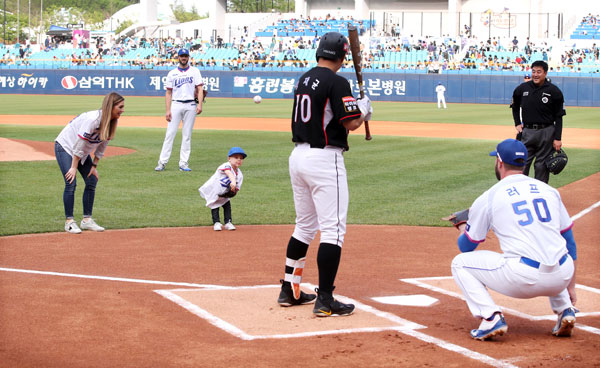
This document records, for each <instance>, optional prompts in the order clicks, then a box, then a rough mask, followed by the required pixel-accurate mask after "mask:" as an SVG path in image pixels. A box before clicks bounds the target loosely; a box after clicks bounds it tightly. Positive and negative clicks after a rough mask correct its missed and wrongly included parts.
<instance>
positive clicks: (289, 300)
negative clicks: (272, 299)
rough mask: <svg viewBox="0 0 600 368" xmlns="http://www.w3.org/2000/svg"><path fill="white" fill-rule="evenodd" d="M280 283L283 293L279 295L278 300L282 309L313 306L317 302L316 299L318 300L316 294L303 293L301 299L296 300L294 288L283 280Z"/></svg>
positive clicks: (301, 292)
mask: <svg viewBox="0 0 600 368" xmlns="http://www.w3.org/2000/svg"><path fill="white" fill-rule="evenodd" d="M279 281H280V282H281V292H280V293H279V298H277V303H279V305H280V306H282V307H291V306H292V305H302V304H311V303H314V302H315V299H317V296H316V295H315V294H306V293H305V292H303V291H300V298H299V299H296V298H294V292H293V291H292V286H291V285H290V283H289V282H285V281H283V280H279Z"/></svg>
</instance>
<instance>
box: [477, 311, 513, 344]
mask: <svg viewBox="0 0 600 368" xmlns="http://www.w3.org/2000/svg"><path fill="white" fill-rule="evenodd" d="M506 331H508V326H507V325H506V321H505V320H504V316H503V315H502V313H500V312H496V313H494V315H493V316H492V317H490V319H482V320H481V324H480V325H479V328H478V329H476V330H471V337H472V338H474V339H475V340H481V341H483V340H487V339H490V338H492V337H494V336H502V335H504V334H505V333H506Z"/></svg>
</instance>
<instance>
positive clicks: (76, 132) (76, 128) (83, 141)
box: [55, 110, 108, 162]
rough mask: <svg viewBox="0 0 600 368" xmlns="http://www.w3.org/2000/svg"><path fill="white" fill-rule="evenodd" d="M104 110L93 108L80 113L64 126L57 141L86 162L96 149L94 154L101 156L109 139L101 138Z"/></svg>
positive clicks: (67, 150)
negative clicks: (100, 128) (99, 129)
mask: <svg viewBox="0 0 600 368" xmlns="http://www.w3.org/2000/svg"><path fill="white" fill-rule="evenodd" d="M101 117H102V110H92V111H88V112H84V113H83V114H80V115H79V116H77V117H76V118H75V119H73V120H71V121H70V122H69V124H67V126H65V127H64V128H63V130H62V131H61V132H60V134H59V135H58V137H56V139H55V141H56V142H58V143H59V144H60V145H61V146H62V147H63V149H64V150H65V151H66V152H67V153H68V154H69V155H71V156H73V155H75V156H77V157H79V158H80V159H81V162H84V161H85V160H86V159H87V157H88V155H89V154H90V153H91V152H92V151H93V150H94V149H95V152H94V156H96V157H98V158H101V157H102V156H104V150H105V149H106V146H107V145H108V141H103V140H101V139H100V132H99V131H98V128H99V127H100V118H101Z"/></svg>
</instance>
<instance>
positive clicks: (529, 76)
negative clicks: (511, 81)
mask: <svg viewBox="0 0 600 368" xmlns="http://www.w3.org/2000/svg"><path fill="white" fill-rule="evenodd" d="M523 78H529V79H531V74H525V76H524V77H523Z"/></svg>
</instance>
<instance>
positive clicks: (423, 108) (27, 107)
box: [0, 95, 600, 129]
mask: <svg viewBox="0 0 600 368" xmlns="http://www.w3.org/2000/svg"><path fill="white" fill-rule="evenodd" d="M102 98H103V97H102V96H56V95H53V96H39V95H2V98H1V99H0V111H2V112H3V113H4V114H14V115H23V114H32V115H77V114H79V113H81V112H83V111H89V110H93V109H97V108H99V107H100V105H101V103H102ZM373 108H374V110H375V113H374V114H373V120H374V121H377V120H383V121H410V122H428V123H458V124H484V125H512V124H513V120H512V113H511V110H510V109H509V107H508V106H507V105H482V104H448V109H447V110H443V109H442V110H439V109H437V105H436V104H435V103H421V102H373ZM164 113H165V99H164V97H138V96H129V97H126V100H125V115H130V116H163V115H164ZM599 113H600V108H590V107H567V116H566V117H565V119H564V121H565V127H569V128H585V129H599V128H600V122H599V121H598V114H599ZM202 116H216V117H240V116H245V117H252V118H283V119H288V118H290V117H291V100H275V99H263V101H262V103H260V104H255V103H254V102H253V101H252V99H250V98H237V99H231V98H214V97H212V98H211V97H209V98H208V99H207V102H206V104H205V105H204V112H203V113H202Z"/></svg>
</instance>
